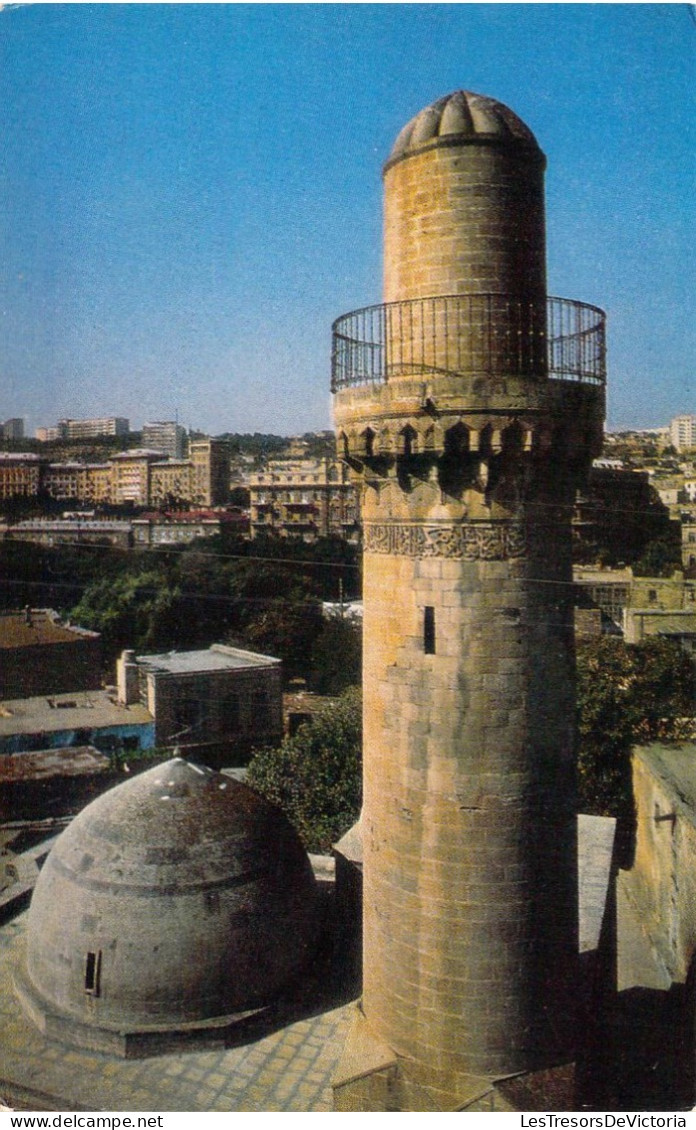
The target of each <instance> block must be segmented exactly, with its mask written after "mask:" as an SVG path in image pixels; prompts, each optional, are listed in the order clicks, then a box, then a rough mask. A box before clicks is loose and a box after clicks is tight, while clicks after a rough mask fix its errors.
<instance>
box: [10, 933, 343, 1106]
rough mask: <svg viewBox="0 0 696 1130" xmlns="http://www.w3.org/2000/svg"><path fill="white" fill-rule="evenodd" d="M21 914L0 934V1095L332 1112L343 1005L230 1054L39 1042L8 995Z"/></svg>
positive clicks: (20, 1100) (31, 1100)
mask: <svg viewBox="0 0 696 1130" xmlns="http://www.w3.org/2000/svg"><path fill="white" fill-rule="evenodd" d="M24 924H25V916H24V915H22V916H21V917H19V918H17V919H15V920H14V921H12V922H9V923H6V924H5V925H4V926H2V928H0V1096H1V1097H3V1098H4V1099H5V1101H6V1102H9V1104H10V1105H12V1104H13V1102H14V1104H15V1105H20V1104H21V1106H22V1107H23V1108H24V1109H54V1110H75V1109H78V1110H106V1111H197V1110H198V1111H305V1112H309V1111H329V1110H331V1086H330V1082H331V1075H332V1073H333V1071H334V1068H335V1066H336V1063H337V1062H338V1058H339V1056H340V1054H341V1051H342V1048H343V1043H344V1039H345V1035H346V1031H347V1025H348V1019H349V1012H350V1005H348V1004H341V1005H339V1006H338V1007H336V1006H335V1004H334V1006H333V1007H332V1006H331V1004H329V1005H328V1006H327V1008H326V1010H325V1011H318V1009H319V1008H320V1007H321V1006H317V1011H315V1014H314V1015H311V1016H307V1015H305V1016H304V1017H302V1018H300V1019H296V1020H292V1021H290V1022H289V1023H288V1024H287V1025H286V1026H284V1027H281V1028H279V1029H278V1030H277V1031H273V1032H270V1033H269V1034H267V1035H263V1036H261V1037H260V1038H258V1039H252V1040H250V1042H248V1043H245V1044H243V1045H240V1046H239V1047H233V1048H219V1049H214V1050H212V1051H211V1050H206V1051H199V1052H196V1051H194V1052H191V1051H187V1052H185V1053H183V1052H182V1053H177V1054H168V1055H160V1056H154V1057H152V1058H149V1059H139V1060H123V1059H119V1058H116V1057H112V1056H108V1055H101V1054H98V1053H95V1052H89V1051H81V1050H78V1049H74V1048H70V1047H67V1046H66V1045H63V1044H59V1043H57V1042H55V1041H51V1040H46V1039H44V1038H43V1037H42V1035H41V1033H40V1032H39V1031H38V1030H37V1029H36V1028H35V1027H34V1026H33V1025H32V1024H31V1023H30V1022H29V1021H28V1020H27V1019H26V1017H25V1016H24V1014H23V1012H22V1010H21V1009H20V1007H19V1005H18V1004H17V1001H16V1000H15V997H14V994H13V990H12V970H13V968H14V966H15V964H16V963H17V961H18V960H19V958H20V955H21V952H22V947H23V936H24Z"/></svg>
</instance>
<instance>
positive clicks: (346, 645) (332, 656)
mask: <svg viewBox="0 0 696 1130" xmlns="http://www.w3.org/2000/svg"><path fill="white" fill-rule="evenodd" d="M361 678H362V630H361V627H360V625H359V624H355V623H353V621H352V620H345V619H343V618H342V617H340V616H331V617H330V618H329V619H328V620H324V622H323V625H322V628H321V631H320V632H319V634H318V636H317V638H316V639H315V641H314V649H313V651H312V672H311V676H310V685H311V688H312V690H313V691H316V692H317V694H340V693H341V692H342V691H344V690H347V688H348V687H357V686H360V680H361Z"/></svg>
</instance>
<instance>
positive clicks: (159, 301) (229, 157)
mask: <svg viewBox="0 0 696 1130" xmlns="http://www.w3.org/2000/svg"><path fill="white" fill-rule="evenodd" d="M692 12H693V9H690V8H689V6H688V5H685V4H481V5H479V4H451V5H450V4H447V5H443V4H432V5H420V4H403V5H402V4H384V5H372V4H355V5H352V4H346V5H343V4H335V5H334V4H316V5H292V4H287V5H286V4H281V5H270V4H269V5H266V4H257V5H228V4H213V5H185V4H182V5H168V4H151V5H149V4H146V5H141V4H133V5H130V4H126V5H121V4H99V5H89V4H76V5H62V4H56V5H53V4H49V5H42V4H36V5H11V4H10V5H7V6H5V7H4V8H3V9H2V10H0V100H1V103H0V104H1V105H2V115H1V121H2V125H1V126H0V131H1V132H0V178H1V180H0V261H1V263H2V275H1V281H0V419H4V418H6V417H8V416H15V415H19V416H25V417H26V418H27V421H28V425H29V427H30V428H33V427H35V426H36V425H41V424H52V423H54V422H55V420H56V419H58V418H59V417H62V416H77V417H79V416H94V415H102V414H109V415H123V416H128V417H129V418H130V419H131V422H132V426H134V427H135V426H139V425H140V424H142V422H143V421H145V420H149V419H173V418H174V415H175V413H176V412H178V416H179V420H180V422H181V423H184V424H185V425H187V426H190V427H195V428H201V429H203V430H205V431H208V432H211V433H213V434H215V433H217V432H221V431H227V430H229V431H256V430H258V431H274V432H279V433H282V434H290V433H295V432H302V431H305V430H309V429H319V428H324V427H328V426H330V397H329V392H328V386H329V351H330V326H331V322H332V320H333V319H334V318H335V317H337V316H338V315H339V314H342V313H344V312H346V311H348V310H351V309H354V308H356V307H359V306H364V305H367V304H369V303H372V302H378V301H379V300H380V298H381V293H380V287H381V192H382V189H381V166H382V162H383V161H384V159H385V158H386V156H387V154H388V152H389V149H390V147H391V144H392V142H393V140H394V138H395V136H396V134H397V133H398V131H399V130H400V128H401V126H402V125H403V124H404V123H405V122H406V121H408V120H409V119H410V118H411V117H412V116H413V115H414V114H415V113H416V112H417V111H418V110H420V109H421V108H422V107H423V106H425V105H427V104H429V103H430V102H432V101H434V100H435V99H436V98H438V97H439V96H441V95H442V94H446V93H448V92H450V91H452V90H455V89H458V88H465V89H469V90H475V91H478V92H479V93H483V94H489V95H492V96H493V97H495V98H498V99H500V100H501V101H503V102H505V103H507V104H508V105H509V106H511V107H512V109H513V110H515V111H516V112H517V113H518V114H519V115H520V117H522V118H523V119H524V120H525V121H526V122H527V123H528V125H529V126H530V127H531V128H532V129H533V130H534V132H535V134H536V136H537V138H538V140H539V142H540V144H541V146H542V148H543V149H544V151H545V153H546V155H547V157H548V162H549V164H548V172H547V228H548V277H549V290H550V292H551V293H554V294H560V295H563V296H565V297H570V298H576V299H580V300H582V301H586V302H592V303H595V304H597V305H600V306H602V307H603V308H604V309H606V310H607V313H608V316H609V335H610V336H609V366H610V368H609V375H610V394H609V424H610V426H612V427H615V428H619V427H630V426H636V427H648V426H652V425H658V424H660V423H664V422H666V421H667V420H668V419H669V417H670V416H671V415H674V414H676V413H677V412H680V411H692V412H693V411H696V378H695V374H696V328H695V327H696V311H695V310H694V306H695V300H694V290H695V289H696V288H695V287H694V279H695V278H696V270H695V263H694V258H695V253H694V245H695V243H696V240H695V238H694V236H695V233H694V211H695V208H696V205H695V203H694V201H695V200H696V191H695V190H696V156H695V154H696V144H695V141H696V139H695V137H694V133H695V132H696V127H695V125H694V122H695V121H696V114H695V113H694V111H695V109H696V106H695V105H694V103H695V101H696V94H695V91H696V67H695V65H694V63H695V59H696V21H695V19H694V16H693V15H692Z"/></svg>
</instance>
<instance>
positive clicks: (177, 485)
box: [150, 459, 191, 506]
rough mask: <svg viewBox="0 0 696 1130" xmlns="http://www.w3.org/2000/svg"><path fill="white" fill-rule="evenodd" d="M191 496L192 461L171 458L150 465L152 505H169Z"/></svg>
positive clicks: (186, 499)
mask: <svg viewBox="0 0 696 1130" xmlns="http://www.w3.org/2000/svg"><path fill="white" fill-rule="evenodd" d="M190 498H191V463H190V461H189V460H188V459H169V460H167V462H162V463H153V464H152V466H151V467H150V505H151V506H167V505H171V504H172V503H174V502H180V501H184V502H186V501H188V500H189V499H190Z"/></svg>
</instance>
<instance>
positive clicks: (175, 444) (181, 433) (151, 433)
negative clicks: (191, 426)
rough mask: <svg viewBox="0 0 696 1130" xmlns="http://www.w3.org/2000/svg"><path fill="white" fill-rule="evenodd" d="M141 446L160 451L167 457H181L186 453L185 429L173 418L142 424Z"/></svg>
mask: <svg viewBox="0 0 696 1130" xmlns="http://www.w3.org/2000/svg"><path fill="white" fill-rule="evenodd" d="M143 447H148V448H151V449H152V450H153V451H161V452H162V454H163V455H166V456H168V458H169V459H183V458H184V456H185V454H186V429H185V428H182V426H181V424H177V423H176V422H175V421H174V420H156V421H154V422H152V423H149V424H143Z"/></svg>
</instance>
